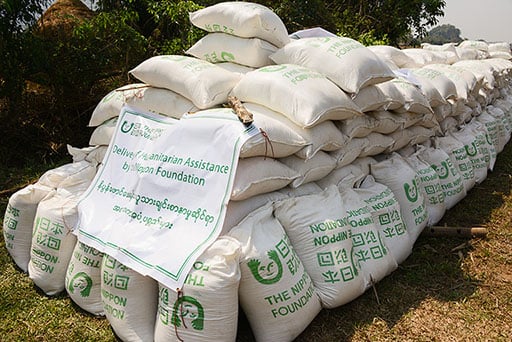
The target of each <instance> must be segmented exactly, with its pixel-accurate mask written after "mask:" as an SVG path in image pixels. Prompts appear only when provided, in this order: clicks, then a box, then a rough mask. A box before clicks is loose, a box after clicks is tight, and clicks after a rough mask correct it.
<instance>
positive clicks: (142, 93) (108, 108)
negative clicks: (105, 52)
mask: <svg viewBox="0 0 512 342" xmlns="http://www.w3.org/2000/svg"><path fill="white" fill-rule="evenodd" d="M124 104H128V105H130V106H132V107H136V108H139V109H140V110H143V111H146V112H151V113H155V114H161V115H165V116H169V117H172V118H175V119H179V118H181V116H182V115H183V114H185V113H187V112H195V111H197V110H198V108H197V107H195V106H194V104H193V103H192V102H190V100H188V99H186V98H185V97H183V96H182V95H179V94H177V93H175V92H173V91H171V90H168V89H163V88H155V87H152V86H150V85H147V84H144V83H133V84H128V85H125V86H122V87H120V88H117V89H115V90H112V91H111V92H110V93H108V94H107V95H105V96H104V97H103V98H102V99H101V101H100V102H99V103H98V104H97V105H96V107H95V108H94V111H93V112H92V115H91V118H90V120H89V126H90V127H96V126H99V125H101V124H102V123H104V122H105V121H107V120H109V119H112V118H115V117H117V116H119V113H121V108H122V107H123V105H124Z"/></svg>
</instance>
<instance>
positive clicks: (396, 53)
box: [368, 45, 413, 68]
mask: <svg viewBox="0 0 512 342" xmlns="http://www.w3.org/2000/svg"><path fill="white" fill-rule="evenodd" d="M368 49H370V50H371V51H372V52H373V53H375V54H376V55H377V56H379V57H380V58H382V59H384V60H390V61H391V62H392V63H393V64H395V65H396V66H397V67H398V68H404V67H405V66H406V65H409V64H411V63H413V60H412V58H411V57H409V56H408V55H407V54H405V53H404V51H403V50H401V49H398V48H396V47H394V46H389V45H372V46H368Z"/></svg>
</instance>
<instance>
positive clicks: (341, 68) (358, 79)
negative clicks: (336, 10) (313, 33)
mask: <svg viewBox="0 0 512 342" xmlns="http://www.w3.org/2000/svg"><path fill="white" fill-rule="evenodd" d="M270 58H271V59H272V60H273V61H274V62H275V63H276V64H298V65H301V66H304V67H308V68H310V69H313V70H315V71H317V72H319V73H321V74H324V75H326V76H327V77H328V78H329V79H330V80H331V81H333V82H334V83H336V84H337V85H338V86H339V87H340V88H341V89H343V90H344V91H345V92H347V93H354V94H357V93H358V92H359V90H360V89H361V88H364V87H365V86H369V85H372V84H377V83H381V82H385V81H388V80H390V79H392V78H394V77H395V76H394V74H393V71H392V70H391V69H390V68H389V67H388V66H387V64H386V63H385V62H384V61H383V60H382V59H380V58H379V57H377V56H376V55H375V54H374V53H373V52H372V51H371V50H370V49H368V48H366V47H365V46H364V45H363V44H361V43H359V42H358V41H356V40H353V39H350V38H347V37H316V38H303V39H298V40H295V41H292V42H290V43H288V44H286V45H285V46H284V47H282V48H281V49H279V50H278V51H277V52H276V53H274V54H272V55H270Z"/></svg>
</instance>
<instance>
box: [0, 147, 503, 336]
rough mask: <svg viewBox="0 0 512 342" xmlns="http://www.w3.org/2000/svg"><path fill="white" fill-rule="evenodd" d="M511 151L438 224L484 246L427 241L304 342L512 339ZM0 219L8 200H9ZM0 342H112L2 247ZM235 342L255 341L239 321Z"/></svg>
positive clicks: (21, 179) (16, 177)
mask: <svg viewBox="0 0 512 342" xmlns="http://www.w3.org/2000/svg"><path fill="white" fill-rule="evenodd" d="M51 167H52V166H50V165H38V166H37V167H31V168H27V169H24V170H10V169H3V170H2V171H1V174H0V184H1V187H2V188H0V190H5V189H15V188H16V187H17V186H22V185H24V184H26V183H27V182H29V181H31V180H35V179H37V177H38V176H39V175H40V174H42V172H44V171H45V170H47V169H49V168H51ZM511 190H512V144H509V145H508V146H506V148H505V150H504V151H503V152H502V153H501V154H500V155H499V157H498V161H497V163H496V166H495V168H494V171H493V172H490V173H489V175H488V178H487V179H486V180H485V181H484V182H483V183H482V184H479V185H477V186H476V187H475V188H473V189H472V190H471V191H470V192H469V194H468V196H467V197H466V198H465V199H464V200H462V201H461V202H459V203H458V204H457V205H456V206H455V207H454V208H452V209H451V210H450V211H448V212H447V213H446V215H445V216H444V218H443V220H442V221H441V222H440V223H439V224H440V225H447V226H468V227H472V226H483V227H485V228H487V230H488V234H487V236H486V237H485V238H473V239H468V238H460V237H446V236H444V237H443V236H436V237H431V236H420V238H419V239H418V241H417V242H416V244H415V246H414V249H413V252H412V254H411V255H410V257H409V258H408V259H407V260H406V261H405V262H404V263H402V264H401V265H400V266H399V268H398V269H397V270H396V271H395V272H393V273H392V274H391V275H389V276H388V277H386V278H384V279H383V280H382V281H380V282H379V283H378V284H376V286H375V290H376V294H375V293H374V291H367V292H366V293H365V294H363V295H362V296H360V297H359V298H357V299H355V300H354V301H352V302H350V303H349V304H346V305H344V306H342V307H339V308H337V309H332V310H326V309H324V310H322V311H321V313H320V314H319V315H318V316H317V317H316V318H315V319H314V321H313V322H312V323H311V324H310V325H309V326H308V327H307V328H306V329H305V331H304V332H303V333H302V334H301V335H300V336H299V337H298V338H297V341H299V342H302V341H321V342H327V341H510V340H512V244H511V241H512V229H511V220H512V192H511ZM2 194H3V195H2V196H1V197H0V210H1V211H2V213H3V212H4V211H5V207H6V204H7V201H8V198H9V195H10V192H9V191H7V192H5V191H4V192H2ZM0 269H1V275H0V336H1V338H0V339H1V340H2V341H21V340H23V341H115V340H116V339H115V336H114V334H113V333H112V331H111V329H110V327H109V324H108V321H107V320H106V319H101V318H96V317H93V316H91V315H89V314H87V313H86V312H83V311H81V310H80V309H79V308H78V307H77V306H76V305H74V304H73V303H72V302H71V300H70V299H69V298H68V297H67V296H65V295H61V296H57V297H52V298H50V297H47V296H45V295H44V294H42V293H41V292H40V291H39V290H38V289H37V288H36V287H35V286H34V285H33V283H32V282H31V280H30V279H29V278H28V276H27V275H26V274H24V273H22V272H21V271H20V270H19V269H17V268H16V267H15V265H14V263H13V262H12V260H11V258H10V256H9V255H8V253H7V250H6V249H5V245H4V243H3V239H2V241H1V242H0ZM237 340H238V341H254V337H253V335H252V333H251V330H250V328H249V325H248V323H247V320H246V319H245V317H244V315H243V313H241V314H240V320H239V327H238V338H237Z"/></svg>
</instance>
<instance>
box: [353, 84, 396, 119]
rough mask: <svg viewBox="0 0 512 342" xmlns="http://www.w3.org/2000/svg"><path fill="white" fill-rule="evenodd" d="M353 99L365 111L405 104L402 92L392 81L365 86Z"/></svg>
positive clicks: (392, 107) (387, 108)
mask: <svg viewBox="0 0 512 342" xmlns="http://www.w3.org/2000/svg"><path fill="white" fill-rule="evenodd" d="M353 100H354V103H355V104H356V105H357V106H358V107H359V108H360V109H361V111H363V112H369V111H375V110H392V109H398V108H400V107H402V106H403V105H404V104H405V99H404V97H403V95H402V93H401V92H400V91H399V90H398V89H397V88H396V86H395V85H394V84H393V83H392V81H386V82H382V83H379V84H373V85H370V86H367V87H364V88H363V89H361V90H360V91H359V93H357V94H356V95H355V96H354V97H353Z"/></svg>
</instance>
